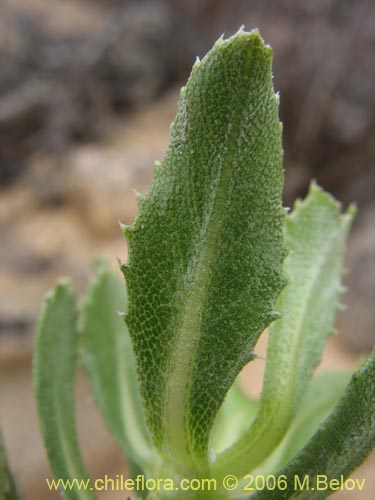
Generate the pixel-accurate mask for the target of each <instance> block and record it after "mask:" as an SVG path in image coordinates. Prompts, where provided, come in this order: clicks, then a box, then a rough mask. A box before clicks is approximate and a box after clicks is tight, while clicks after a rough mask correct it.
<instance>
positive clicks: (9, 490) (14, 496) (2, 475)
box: [0, 431, 20, 500]
mask: <svg viewBox="0 0 375 500" xmlns="http://www.w3.org/2000/svg"><path fill="white" fill-rule="evenodd" d="M19 498H20V496H19V494H18V491H17V488H16V485H15V482H14V479H13V476H12V473H11V471H10V469H9V466H8V461H7V457H6V452H5V446H4V442H3V437H2V434H1V431H0V500H19Z"/></svg>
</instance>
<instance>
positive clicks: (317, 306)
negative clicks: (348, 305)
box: [214, 184, 353, 476]
mask: <svg viewBox="0 0 375 500" xmlns="http://www.w3.org/2000/svg"><path fill="white" fill-rule="evenodd" d="M352 216H353V209H352V208H350V209H349V211H348V213H346V214H344V215H341V214H340V205H339V204H338V203H337V202H336V201H335V200H334V198H332V197H331V196H330V195H328V194H327V193H325V192H324V191H323V190H322V189H321V188H319V187H318V186H316V185H315V184H313V185H312V186H311V189H310V192H309V194H308V196H307V197H306V199H305V200H304V201H303V202H299V203H297V204H296V207H295V209H294V211H293V212H292V213H291V214H290V215H288V216H287V217H286V218H285V230H284V238H285V246H286V248H288V249H289V254H288V256H287V257H286V259H285V262H284V270H285V273H286V275H287V276H288V277H289V279H290V283H289V284H288V285H287V286H286V287H285V288H284V290H283V291H282V292H281V294H280V296H279V298H278V301H277V309H278V311H280V313H281V315H282V318H281V319H280V320H278V321H276V322H275V323H273V324H272V325H271V327H270V335H269V343H268V349H267V363H266V372H265V377H264V384H263V389H262V395H261V398H260V404H259V410H258V414H257V417H256V419H255V420H254V422H253V423H252V425H251V426H250V428H249V430H248V432H247V433H246V435H245V436H244V437H242V438H241V439H240V440H239V441H238V442H237V443H236V444H234V445H233V446H232V447H231V448H229V449H227V450H225V451H224V452H223V453H222V454H221V455H220V456H219V457H218V459H217V462H216V463H215V464H214V471H215V475H217V476H223V475H226V474H232V473H233V474H238V475H243V474H246V473H247V472H249V471H251V470H253V469H254V468H255V467H257V466H258V465H259V464H260V463H262V462H263V460H264V459H265V458H267V456H269V455H270V453H272V451H273V450H274V449H275V447H276V446H277V445H278V443H279V442H280V441H281V439H282V438H283V436H284V435H285V433H286V432H287V430H288V428H289V426H290V424H291V422H292V420H293V418H294V416H295V414H296V411H297V409H298V406H299V404H300V400H301V397H302V396H303V394H304V392H305V391H306V388H307V386H308V383H309V381H310V379H311V376H312V374H313V371H314V369H315V367H316V366H317V365H318V363H319V361H320V358H321V353H322V350H323V347H324V344H325V342H326V340H327V337H328V336H329V335H330V334H331V333H332V328H333V321H334V317H335V314H336V311H337V309H338V307H339V303H338V301H339V297H340V294H341V290H342V286H341V274H342V260H343V253H344V249H345V242H346V237H347V233H348V229H349V227H350V223H351V220H352Z"/></svg>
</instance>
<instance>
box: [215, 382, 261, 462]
mask: <svg viewBox="0 0 375 500" xmlns="http://www.w3.org/2000/svg"><path fill="white" fill-rule="evenodd" d="M257 408H258V401H256V400H255V399H252V398H250V396H248V395H247V394H245V392H244V391H243V390H242V389H241V387H240V385H239V383H238V382H235V383H234V384H233V385H232V387H231V388H230V389H229V391H228V392H227V395H226V397H225V400H224V403H223V404H222V405H221V408H220V410H219V412H218V414H217V416H216V420H215V424H214V427H213V429H212V437H211V445H212V449H213V450H214V452H215V453H218V452H221V451H222V450H224V449H225V448H228V447H229V446H231V445H232V444H233V443H235V442H236V441H237V439H239V438H240V437H241V435H242V434H243V433H244V432H245V431H246V430H247V428H248V426H249V422H251V420H252V419H253V418H254V417H255V415H256V411H257Z"/></svg>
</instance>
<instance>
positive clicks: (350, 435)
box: [251, 349, 375, 500]
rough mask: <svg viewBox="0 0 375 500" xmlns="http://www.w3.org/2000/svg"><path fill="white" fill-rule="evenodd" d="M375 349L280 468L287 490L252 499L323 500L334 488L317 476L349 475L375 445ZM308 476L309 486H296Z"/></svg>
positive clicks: (338, 476)
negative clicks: (324, 485)
mask: <svg viewBox="0 0 375 500" xmlns="http://www.w3.org/2000/svg"><path fill="white" fill-rule="evenodd" d="M374 381H375V349H374V350H373V351H372V353H371V355H370V356H369V358H368V359H367V360H366V362H365V363H364V364H363V365H362V366H361V368H360V369H359V370H358V371H357V372H355V373H354V375H353V376H352V379H351V381H350V384H349V385H348V387H347V389H346V391H345V393H344V395H343V397H342V398H341V399H340V401H339V402H338V403H337V405H336V406H335V408H334V410H333V411H332V413H331V414H330V415H329V417H328V418H327V419H326V420H325V421H324V422H323V424H321V426H320V428H319V430H318V431H317V432H316V433H315V434H314V435H313V437H312V438H311V439H310V441H309V442H308V443H307V445H306V446H305V447H304V448H303V449H302V450H301V451H300V452H299V453H298V454H297V455H296V456H295V457H294V458H293V460H292V461H291V462H289V463H288V464H287V465H286V466H285V467H284V468H283V469H281V470H280V471H279V472H278V474H277V476H276V477H280V476H286V478H287V480H286V482H287V488H286V489H285V490H284V491H280V489H275V490H274V491H266V490H264V491H262V492H257V493H256V494H255V495H253V496H251V500H321V499H323V498H327V497H328V496H330V495H331V494H332V492H333V490H332V489H331V488H330V487H329V483H328V487H327V488H323V489H320V490H319V489H318V488H317V482H316V481H317V476H318V475H319V476H323V477H327V478H328V481H330V480H331V479H341V476H343V478H344V479H346V478H347V477H348V476H349V475H350V474H351V473H352V472H353V471H354V470H355V469H356V467H358V466H359V465H360V464H361V463H362V462H363V460H364V459H365V458H366V457H367V456H368V454H369V453H370V451H371V450H372V449H373V448H374V446H375V384H374ZM297 476H298V477H299V478H300V479H301V480H303V479H304V478H305V477H308V478H309V490H306V489H301V488H295V481H294V478H295V477H297Z"/></svg>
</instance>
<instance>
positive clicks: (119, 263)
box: [117, 257, 129, 277]
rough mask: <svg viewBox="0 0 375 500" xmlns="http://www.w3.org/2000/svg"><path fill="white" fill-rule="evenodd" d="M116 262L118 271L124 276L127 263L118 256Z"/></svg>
mask: <svg viewBox="0 0 375 500" xmlns="http://www.w3.org/2000/svg"><path fill="white" fill-rule="evenodd" d="M117 262H118V265H119V268H120V271H121V272H122V274H123V275H124V276H125V277H126V272H127V270H128V268H129V266H128V264H126V263H125V262H122V261H121V260H120V259H119V258H118V257H117Z"/></svg>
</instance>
